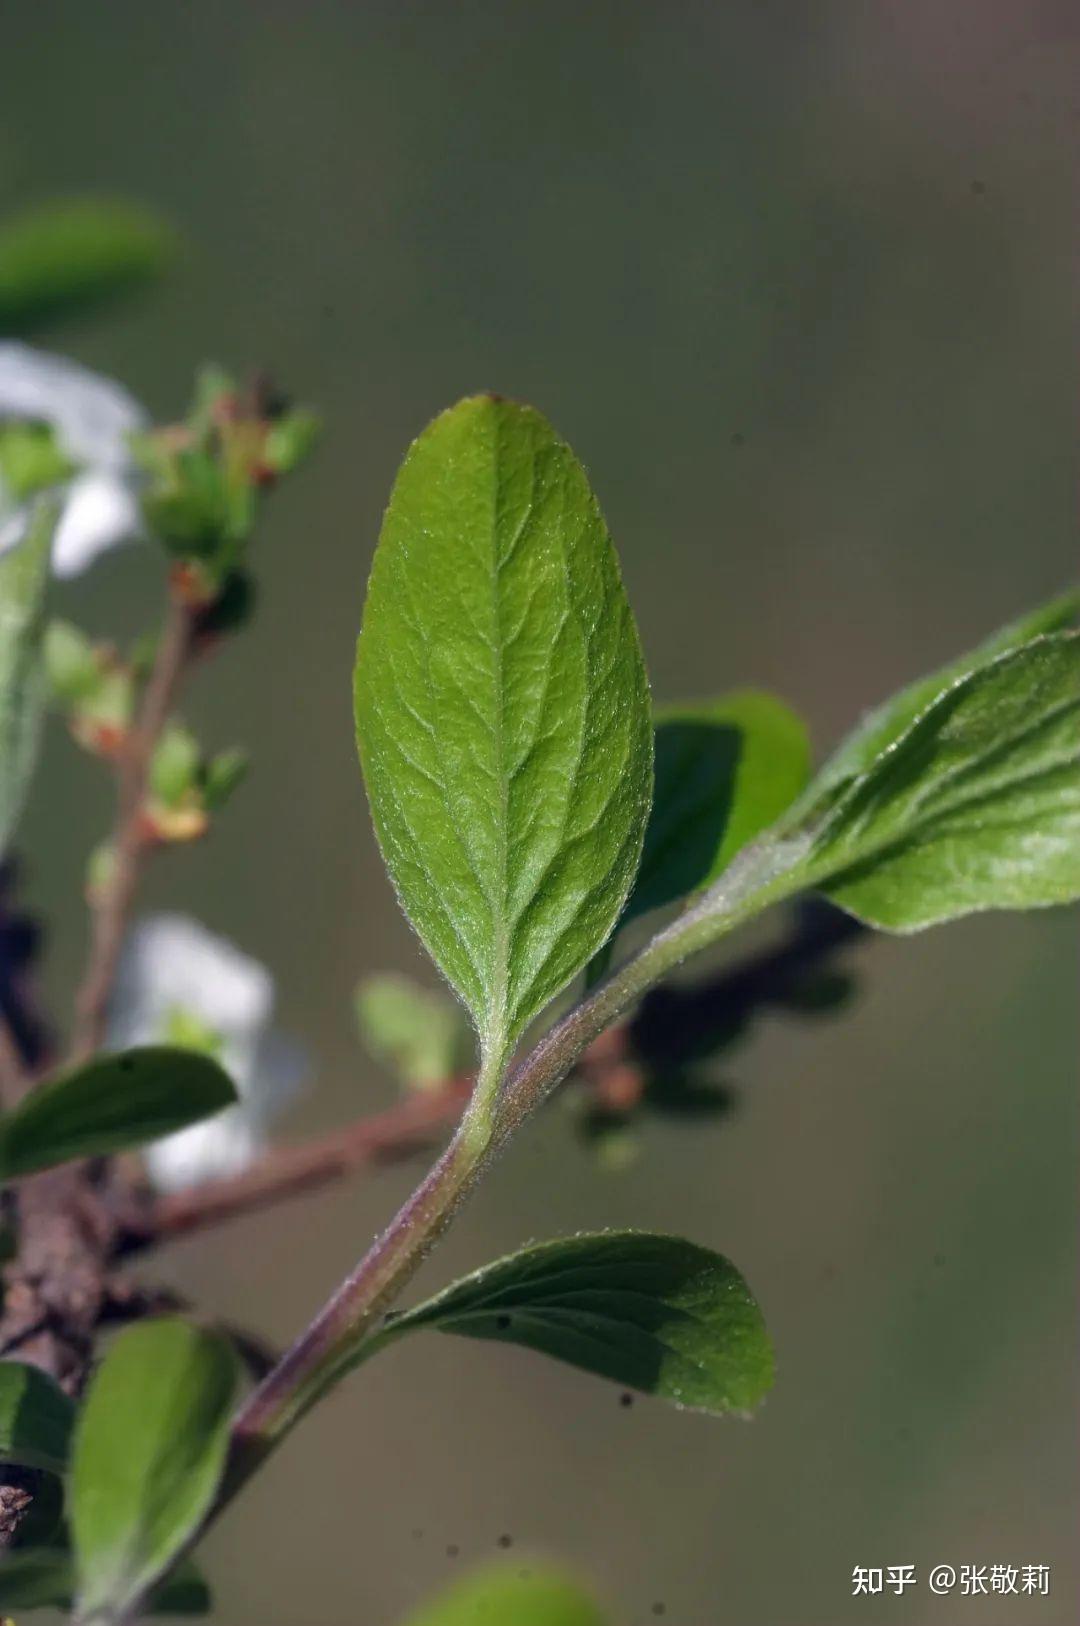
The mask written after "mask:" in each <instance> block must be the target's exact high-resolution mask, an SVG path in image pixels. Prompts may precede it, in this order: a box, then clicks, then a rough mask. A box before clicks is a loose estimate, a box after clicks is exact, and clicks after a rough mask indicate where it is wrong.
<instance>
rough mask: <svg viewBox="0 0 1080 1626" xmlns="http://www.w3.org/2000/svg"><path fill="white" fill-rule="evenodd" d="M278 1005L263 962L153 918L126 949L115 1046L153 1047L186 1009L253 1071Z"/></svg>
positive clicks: (203, 933)
mask: <svg viewBox="0 0 1080 1626" xmlns="http://www.w3.org/2000/svg"><path fill="white" fill-rule="evenodd" d="M273 1005H274V982H273V978H272V977H271V976H270V973H269V972H268V971H267V970H266V969H265V967H264V966H261V965H260V964H259V963H258V961H257V960H253V959H251V958H250V957H249V956H248V955H246V954H242V953H241V952H240V950H239V949H238V948H235V947H234V946H233V945H232V944H231V943H228V942H226V941H225V939H224V938H221V937H216V936H215V935H214V933H213V932H209V931H207V930H206V928H205V926H200V925H199V923H198V922H197V921H194V920H190V919H188V917H187V916H186V915H174V914H161V915H150V916H148V917H147V919H145V920H142V921H140V922H139V923H138V925H136V926H135V927H134V928H133V929H132V931H131V932H130V933H129V935H128V940H127V943H126V944H125V946H124V952H123V955H122V956H121V961H120V967H119V971H118V973H117V979H116V992H115V996H114V999H113V1011H112V1014H111V1017H110V1036H109V1042H110V1044H112V1045H114V1046H116V1047H117V1048H119V1047H120V1046H122V1045H130V1044H148V1043H152V1042H154V1040H155V1039H160V1037H161V1031H162V1026H163V1024H164V1023H165V1022H166V1021H167V1019H168V1017H169V1014H170V1012H172V1011H175V1010H177V1009H179V1010H184V1011H188V1012H190V1013H191V1014H192V1015H193V1016H195V1017H197V1018H198V1019H199V1021H200V1022H203V1023H205V1025H206V1026H207V1027H208V1028H212V1029H213V1030H214V1032H215V1033H218V1034H220V1035H221V1038H222V1041H223V1043H224V1044H225V1045H226V1047H228V1045H229V1043H230V1041H232V1042H234V1043H236V1044H237V1045H238V1046H239V1049H240V1051H241V1052H242V1053H243V1054H244V1055H245V1056H246V1057H247V1058H248V1061H249V1063H250V1061H251V1060H253V1059H254V1055H255V1050H256V1048H257V1044H258V1040H259V1038H260V1036H261V1033H262V1030H263V1028H264V1027H265V1026H266V1024H267V1023H268V1022H269V1020H270V1014H271V1011H272V1010H273ZM240 1082H241V1081H240V1080H239V1079H237V1083H238V1084H239V1083H240Z"/></svg>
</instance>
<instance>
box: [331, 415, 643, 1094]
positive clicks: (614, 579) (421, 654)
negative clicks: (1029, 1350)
mask: <svg viewBox="0 0 1080 1626" xmlns="http://www.w3.org/2000/svg"><path fill="white" fill-rule="evenodd" d="M356 721H357V734H358V739H359V746H360V756H361V759H362V762H363V767H364V776H365V779H366V781H367V789H368V796H369V798H370V801H371V808H372V814H373V817H374V821H375V828H376V831H377V834H378V837H379V841H380V843H381V846H382V850H383V856H384V858H385V859H386V864H387V868H388V869H389V871H390V874H391V877H392V879H393V881H394V884H395V885H396V887H397V889H398V893H399V895H400V898H401V901H402V904H403V905H404V908H405V910H406V913H407V914H408V915H409V918H410V919H411V921H412V923H413V925H414V926H415V927H416V929H417V931H418V932H419V934H420V936H421V937H422V938H423V940H424V942H425V943H426V945H427V947H428V948H429V950H430V951H431V953H432V954H433V956H434V957H435V959H436V961H437V962H438V964H439V965H440V967H441V968H442V970H443V971H444V973H445V974H446V976H447V977H448V978H449V980H450V982H452V983H453V985H454V986H455V988H456V989H457V990H458V992H459V993H460V994H461V996H462V998H463V1000H464V1001H465V1003H466V1005H467V1006H468V1007H469V1009H470V1011H471V1012H472V1015H473V1017H474V1019H475V1021H476V1024H477V1027H478V1029H479V1031H480V1036H481V1041H482V1046H483V1050H484V1054H485V1057H486V1058H487V1059H488V1060H489V1061H490V1062H491V1063H492V1065H493V1066H494V1067H495V1068H496V1069H497V1067H498V1065H499V1063H500V1062H501V1060H502V1059H503V1057H504V1056H505V1054H506V1053H507V1051H508V1050H509V1049H510V1047H512V1045H513V1043H514V1042H515V1040H516V1039H517V1037H518V1036H519V1035H520V1034H521V1032H522V1030H523V1029H524V1028H525V1026H526V1025H527V1024H528V1023H529V1021H530V1020H531V1019H532V1018H533V1017H534V1016H535V1015H536V1014H537V1013H538V1012H539V1011H540V1010H541V1009H542V1008H543V1007H544V1005H546V1004H547V1002H548V1000H550V999H551V998H552V997H553V996H554V995H555V994H556V993H558V992H559V990H560V989H561V988H563V987H564V986H565V984H566V983H567V982H568V981H569V980H570V978H571V977H573V976H574V974H575V973H576V972H577V971H578V970H580V968H581V967H582V966H583V965H584V964H585V963H586V961H587V960H588V959H589V958H590V956H591V955H593V954H594V953H595V952H596V950H597V949H598V948H599V947H600V945H601V943H603V941H604V940H605V938H606V937H607V936H608V933H609V932H610V931H611V928H612V926H613V924H614V922H615V920H616V918H617V916H618V914H619V912H620V910H621V908H622V906H623V903H624V902H625V900H626V897H627V894H628V893H629V890H630V886H631V883H632V881H633V878H634V873H635V871H636V869H637V864H638V858H639V855H640V852H641V842H642V836H643V834H644V828H645V820H646V817H647V814H648V808H649V798H650V792H651V779H652V722H651V717H650V713H649V699H648V685H647V681H646V677H645V669H644V665H643V663H642V658H641V651H640V647H639V644H638V638H637V632H636V629H635V626H634V621H633V617H632V615H631V612H630V607H629V604H628V603H627V599H626V595H625V593H624V591H623V587H622V583H621V581H620V579H619V571H618V565H617V562H616V559H615V554H614V550H613V549H612V546H611V543H610V541H609V539H608V535H607V531H606V529H605V527H604V523H603V520H602V518H601V516H600V512H599V509H598V507H597V505H596V500H595V498H594V497H593V495H592V492H591V491H590V489H589V485H588V481H587V479H586V477H585V473H584V471H583V470H582V468H581V465H580V464H579V463H578V461H577V459H576V458H575V457H574V455H573V453H572V452H571V450H570V448H569V447H568V446H567V445H566V444H565V442H563V441H561V440H560V439H559V438H558V436H557V435H556V434H555V432H554V431H553V430H552V428H551V427H550V425H549V424H548V423H547V422H546V421H545V420H544V419H543V418H542V417H541V416H540V414H539V413H537V412H534V411H533V410H532V409H531V408H529V407H524V406H518V405H516V404H514V403H512V402H509V401H504V400H501V399H498V398H496V397H492V396H481V397H476V398H475V399H471V400H466V401H462V402H461V403H460V404H459V405H457V406H456V407H452V408H451V409H450V410H449V411H448V412H445V413H443V415H442V416H441V417H440V418H437V419H436V420H435V422H434V423H433V424H431V425H430V426H429V428H428V429H426V430H425V431H424V433H423V434H422V435H421V436H420V438H419V440H417V441H416V442H415V443H414V444H413V446H412V448H411V449H410V451H409V453H408V455H407V457H406V459H405V462H404V463H403V465H402V468H401V472H400V473H399V475H398V478H397V482H396V484H395V486H394V491H393V495H392V496H391V499H390V506H389V508H388V509H387V513H386V518H385V521H384V523H383V529H382V535H381V538H380V541H379V546H378V549H377V551H376V554H375V562H374V566H373V569H372V573H371V583H370V587H369V590H368V597H367V606H366V609H365V612H364V627H363V632H362V634H361V637H360V644H359V651H358V656H357V667H356Z"/></svg>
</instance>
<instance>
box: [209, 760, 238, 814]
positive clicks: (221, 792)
mask: <svg viewBox="0 0 1080 1626" xmlns="http://www.w3.org/2000/svg"><path fill="white" fill-rule="evenodd" d="M247 772H248V754H247V752H246V751H241V750H239V749H237V748H236V747H233V748H232V749H231V750H228V751H219V752H218V753H217V755H216V756H212V757H211V758H210V760H209V762H207V763H206V765H205V767H204V769H203V782H202V800H203V806H204V807H205V808H206V811H207V812H208V813H219V812H220V811H221V809H222V808H223V807H224V806H225V804H226V803H227V802H228V801H229V799H230V798H231V796H232V795H233V792H234V791H236V790H238V789H239V787H240V786H241V785H242V784H243V782H244V780H245V779H246V778H247Z"/></svg>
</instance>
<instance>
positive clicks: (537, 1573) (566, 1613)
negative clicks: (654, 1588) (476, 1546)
mask: <svg viewBox="0 0 1080 1626" xmlns="http://www.w3.org/2000/svg"><path fill="white" fill-rule="evenodd" d="M607 1621H608V1616H607V1615H606V1614H605V1613H604V1612H603V1611H602V1610H601V1609H600V1606H599V1604H597V1603H596V1602H595V1600H594V1599H593V1598H592V1597H591V1595H590V1594H589V1593H588V1592H587V1591H586V1589H585V1588H584V1587H583V1586H582V1585H581V1583H580V1582H579V1581H577V1580H575V1579H574V1577H573V1576H570V1575H566V1574H564V1573H563V1572H562V1571H561V1570H557V1569H554V1568H553V1567H552V1566H550V1565H547V1564H545V1565H544V1567H543V1568H542V1569H530V1570H529V1571H527V1572H522V1571H520V1570H518V1569H516V1568H515V1569H513V1570H511V1569H508V1568H507V1567H506V1566H505V1565H503V1564H494V1565H490V1566H488V1567H487V1568H485V1569H482V1570H477V1571H476V1572H475V1573H474V1574H472V1575H466V1576H463V1577H462V1578H461V1580H460V1581H455V1583H454V1584H453V1586H450V1587H447V1588H446V1590H445V1591H444V1592H441V1593H439V1595H438V1597H435V1598H432V1599H431V1601H430V1602H428V1603H425V1604H421V1606H420V1608H419V1609H417V1610H416V1611H415V1612H414V1613H413V1614H411V1615H410V1616H409V1618H408V1620H407V1621H406V1622H405V1623H404V1626H607Z"/></svg>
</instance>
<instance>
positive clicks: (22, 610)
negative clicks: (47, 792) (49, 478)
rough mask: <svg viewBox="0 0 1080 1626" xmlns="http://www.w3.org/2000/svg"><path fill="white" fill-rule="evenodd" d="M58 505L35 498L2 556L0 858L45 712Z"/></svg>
mask: <svg viewBox="0 0 1080 1626" xmlns="http://www.w3.org/2000/svg"><path fill="white" fill-rule="evenodd" d="M55 524H56V506H55V504H54V503H52V502H50V501H48V500H47V499H38V501H37V503H36V504H35V508H34V513H33V518H32V520H31V523H30V529H29V533H28V535H27V536H26V537H25V538H24V539H23V541H21V542H20V543H19V544H18V545H17V546H16V547H14V548H12V549H11V550H10V551H9V552H7V553H4V554H0V857H2V856H3V854H4V852H5V851H6V850H7V844H8V841H9V840H10V839H11V834H12V831H13V830H14V828H15V824H16V822H17V820H18V817H19V814H20V813H21V812H22V807H23V802H24V801H25V799H26V792H27V790H28V789H29V786H30V780H31V778H32V776H33V772H34V766H35V764H36V762H37V753H38V741H39V738H40V734H41V720H42V717H43V716H44V713H45V699H46V692H45V673H44V668H43V664H42V658H41V643H42V636H43V633H44V627H45V622H44V604H45V589H46V587H47V585H48V581H49V555H50V551H51V548H52V538H53V529H54V527H55Z"/></svg>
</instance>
